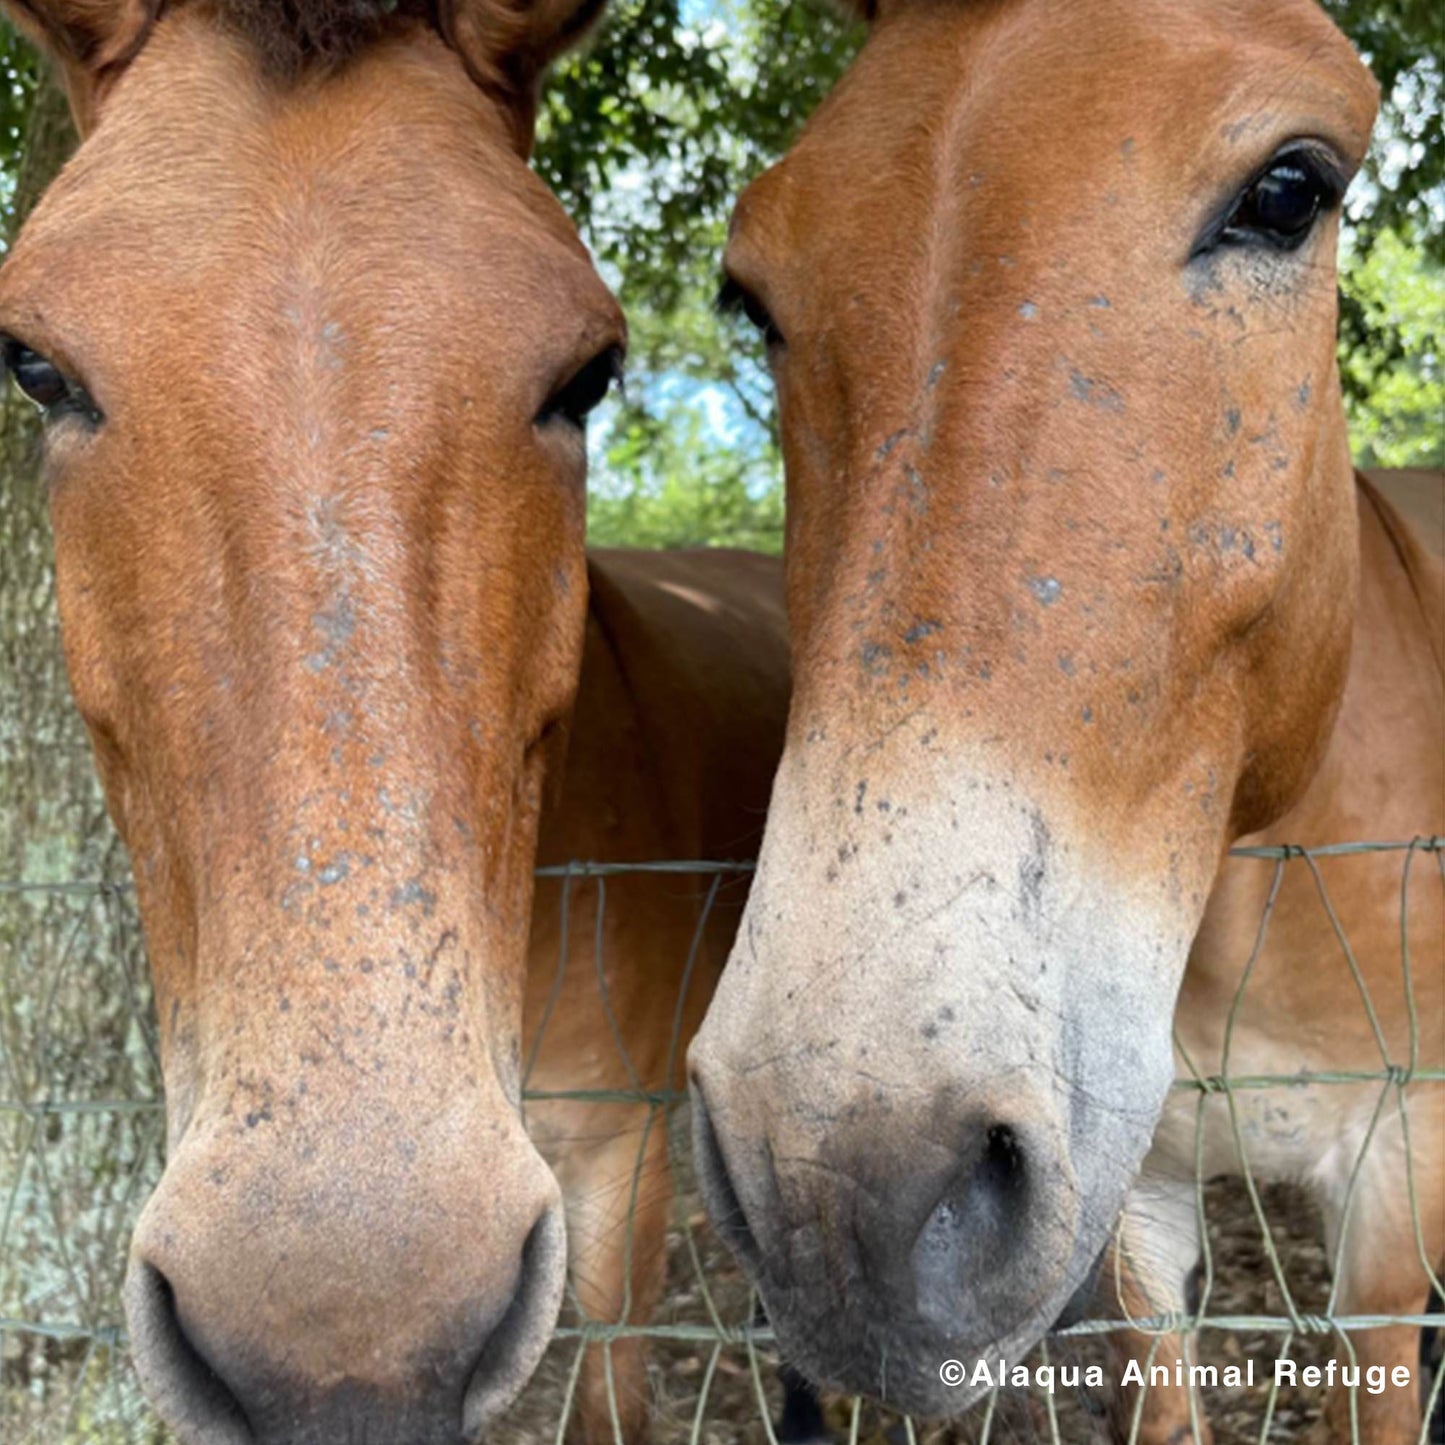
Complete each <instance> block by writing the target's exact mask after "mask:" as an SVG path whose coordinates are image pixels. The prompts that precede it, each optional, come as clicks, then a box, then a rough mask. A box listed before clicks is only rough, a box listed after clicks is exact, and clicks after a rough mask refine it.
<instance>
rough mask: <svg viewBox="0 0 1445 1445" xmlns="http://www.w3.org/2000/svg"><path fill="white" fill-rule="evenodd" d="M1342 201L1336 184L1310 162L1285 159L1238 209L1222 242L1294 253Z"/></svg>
mask: <svg viewBox="0 0 1445 1445" xmlns="http://www.w3.org/2000/svg"><path fill="white" fill-rule="evenodd" d="M1339 198H1340V188H1339V186H1338V185H1337V184H1336V182H1335V181H1334V180H1333V179H1331V178H1329V177H1327V176H1325V175H1323V174H1322V173H1321V171H1320V169H1319V167H1318V165H1317V164H1316V163H1314V162H1313V161H1311V160H1310V159H1309V158H1308V157H1306V156H1299V155H1289V156H1281V157H1279V159H1277V160H1276V161H1275V162H1274V163H1273V164H1272V165H1271V166H1270V168H1269V169H1268V170H1267V171H1265V172H1264V174H1263V175H1261V176H1259V177H1258V178H1257V179H1255V180H1254V181H1253V182H1251V183H1250V186H1249V189H1248V190H1246V191H1245V193H1244V194H1243V195H1242V196H1241V197H1240V198H1239V200H1238V201H1237V202H1236V203H1235V207H1234V210H1233V211H1232V212H1231V214H1230V217H1229V220H1228V221H1227V222H1226V223H1225V226H1224V231H1223V235H1222V239H1224V240H1226V241H1254V240H1261V241H1266V242H1268V243H1270V244H1271V245H1274V246H1278V247H1279V248H1281V249H1282V250H1293V249H1294V248H1295V247H1296V246H1298V245H1300V244H1301V243H1302V242H1303V241H1304V239H1305V237H1306V236H1308V235H1309V233H1310V231H1311V229H1312V228H1313V227H1314V223H1315V221H1316V220H1317V219H1318V218H1319V217H1320V215H1321V214H1322V213H1323V212H1325V211H1327V210H1329V208H1330V207H1331V206H1333V205H1334V204H1335V203H1336V202H1337V201H1338V200H1339Z"/></svg>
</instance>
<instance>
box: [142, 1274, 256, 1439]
mask: <svg viewBox="0 0 1445 1445" xmlns="http://www.w3.org/2000/svg"><path fill="white" fill-rule="evenodd" d="M125 1305H126V1317H127V1320H128V1323H129V1326H130V1337H131V1347H132V1352H133V1354H134V1356H135V1361H136V1369H137V1371H138V1372H139V1374H140V1376H141V1379H142V1381H143V1382H144V1384H145V1386H146V1389H147V1391H148V1393H149V1394H150V1396H151V1398H152V1400H154V1401H155V1403H156V1405H157V1406H158V1407H159V1409H160V1411H161V1413H162V1414H163V1415H164V1416H165V1418H166V1419H167V1420H169V1421H171V1422H172V1424H174V1425H175V1426H176V1428H177V1429H178V1431H179V1432H180V1435H181V1438H182V1439H186V1440H204V1441H206V1442H207V1445H212V1442H214V1445H254V1442H255V1439H256V1436H255V1434H254V1432H253V1431H252V1429H251V1425H250V1422H249V1421H248V1420H247V1418H246V1412H245V1410H244V1409H242V1407H241V1402H240V1401H239V1400H238V1399H237V1398H236V1396H235V1395H234V1394H233V1393H232V1392H231V1390H230V1388H229V1387H228V1386H227V1384H226V1382H225V1381H224V1380H223V1379H222V1378H221V1376H220V1375H219V1374H218V1373H217V1372H216V1370H215V1368H214V1367H213V1366H212V1365H211V1363H210V1362H209V1361H208V1360H207V1359H206V1357H205V1356H204V1355H203V1354H202V1353H201V1352H200V1350H198V1349H197V1348H196V1346H195V1344H194V1343H193V1342H192V1340H191V1338H190V1336H189V1335H188V1334H187V1333H186V1330H185V1326H184V1324H183V1323H182V1321H181V1315H180V1310H179V1308H178V1307H177V1304H176V1295H175V1290H174V1289H172V1287H171V1282H170V1280H168V1279H167V1278H166V1277H165V1275H164V1274H162V1273H161V1272H160V1270H158V1269H156V1268H155V1267H154V1266H153V1265H150V1264H147V1263H146V1262H145V1261H144V1260H141V1259H135V1260H133V1261H132V1263H131V1267H130V1273H129V1275H128V1276H127V1278H126V1285H125Z"/></svg>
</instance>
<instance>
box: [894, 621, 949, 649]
mask: <svg viewBox="0 0 1445 1445" xmlns="http://www.w3.org/2000/svg"><path fill="white" fill-rule="evenodd" d="M942 630H943V624H942V623H941V622H935V621H934V620H933V619H932V618H931V617H929V618H920V619H919V620H918V621H917V622H915V623H914V624H913V626H912V627H910V628H909V629H908V631H907V632H905V633H904V634H903V640H904V641H905V642H910V643H912V642H922V641H923V639H924V638H925V637H931V636H932V635H933V634H934V633H935V632H941V631H942Z"/></svg>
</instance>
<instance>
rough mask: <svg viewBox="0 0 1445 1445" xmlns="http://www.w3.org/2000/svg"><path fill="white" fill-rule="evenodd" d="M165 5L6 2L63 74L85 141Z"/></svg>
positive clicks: (89, 0) (149, 0)
mask: <svg viewBox="0 0 1445 1445" xmlns="http://www.w3.org/2000/svg"><path fill="white" fill-rule="evenodd" d="M160 6H161V0H4V3H3V8H4V11H5V14H6V16H7V17H8V18H9V19H10V20H11V21H12V22H13V23H14V24H15V26H16V27H17V28H18V29H19V30H20V31H22V32H23V33H24V34H25V36H26V37H27V38H28V39H30V40H32V41H33V42H34V43H35V44H36V45H37V46H39V47H40V49H41V50H43V51H44V52H45V53H46V54H47V55H49V56H50V58H51V60H53V61H54V62H55V64H56V65H57V66H58V67H59V69H60V75H61V78H62V80H63V81H64V82H65V90H66V94H67V95H68V96H69V97H70V109H71V111H72V113H73V114H74V116H75V123H76V126H77V128H78V129H79V130H80V133H81V134H82V135H84V134H85V133H86V132H87V131H88V130H90V129H91V127H92V126H93V125H94V123H95V111H96V107H97V105H98V104H99V102H100V99H101V97H102V96H103V95H104V93H105V91H106V90H107V89H108V88H109V87H110V85H111V84H112V83H113V82H114V81H115V80H116V78H117V77H118V76H119V75H120V73H121V71H123V70H124V69H125V67H126V65H127V64H129V62H130V61H131V60H132V59H133V58H134V56H135V54H136V52H137V51H138V50H139V49H140V48H141V45H142V43H143V42H144V40H145V38H146V34H147V32H148V31H149V30H150V26H151V22H152V21H153V20H154V19H155V17H156V13H157V11H158V10H159V9H160Z"/></svg>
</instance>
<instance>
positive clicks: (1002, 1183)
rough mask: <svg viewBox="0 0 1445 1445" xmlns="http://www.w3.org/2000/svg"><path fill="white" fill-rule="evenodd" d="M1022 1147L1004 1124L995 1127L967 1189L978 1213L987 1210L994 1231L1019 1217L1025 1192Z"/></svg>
mask: <svg viewBox="0 0 1445 1445" xmlns="http://www.w3.org/2000/svg"><path fill="white" fill-rule="evenodd" d="M1025 1163H1026V1161H1025V1158H1024V1148H1023V1144H1022V1143H1021V1142H1020V1140H1019V1137H1018V1135H1017V1134H1015V1133H1014V1131H1013V1130H1012V1129H1011V1128H1010V1127H1009V1126H1008V1125H1007V1124H995V1125H993V1127H992V1128H990V1129H989V1131H988V1133H987V1135H986V1136H985V1139H984V1148H983V1155H982V1157H981V1158H980V1159H979V1161H978V1163H977V1164H975V1165H974V1168H973V1174H972V1176H971V1178H970V1180H969V1184H968V1189H969V1192H970V1193H972V1194H973V1195H974V1196H975V1197H976V1200H977V1207H978V1208H979V1209H980V1210H987V1211H988V1212H989V1213H990V1214H991V1216H992V1219H993V1222H994V1225H995V1228H997V1227H999V1226H1004V1225H1007V1224H1008V1223H1009V1222H1010V1221H1011V1220H1014V1219H1017V1218H1018V1209H1019V1206H1020V1205H1021V1204H1022V1203H1023V1199H1024V1195H1025V1194H1026V1193H1027V1192H1028V1177H1027V1170H1026V1167H1025Z"/></svg>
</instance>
